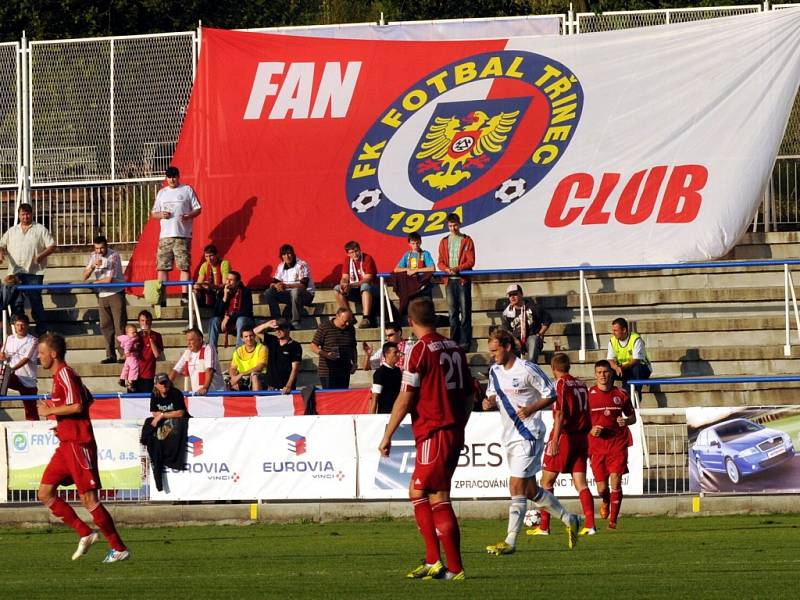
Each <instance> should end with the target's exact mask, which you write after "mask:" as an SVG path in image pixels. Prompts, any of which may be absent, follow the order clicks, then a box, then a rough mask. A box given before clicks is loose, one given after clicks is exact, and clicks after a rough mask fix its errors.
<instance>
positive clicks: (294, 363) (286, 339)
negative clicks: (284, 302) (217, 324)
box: [253, 319, 303, 394]
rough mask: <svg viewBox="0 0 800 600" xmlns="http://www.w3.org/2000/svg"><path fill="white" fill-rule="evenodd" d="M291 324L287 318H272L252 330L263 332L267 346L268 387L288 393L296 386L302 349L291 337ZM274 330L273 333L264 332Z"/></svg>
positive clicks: (301, 359) (257, 332) (258, 332)
mask: <svg viewBox="0 0 800 600" xmlns="http://www.w3.org/2000/svg"><path fill="white" fill-rule="evenodd" d="M291 329H292V326H291V325H290V324H289V321H288V320H287V319H272V320H271V321H267V322H266V323H262V324H261V325H259V326H258V327H256V328H255V329H254V330H253V331H254V333H256V334H260V333H261V332H264V338H263V339H264V345H265V346H266V347H267V382H268V383H269V389H271V390H280V391H281V392H283V393H284V394H288V393H289V392H291V391H292V390H293V389H295V387H296V386H297V378H298V376H299V375H300V367H301V365H302V361H303V349H302V348H301V347H300V344H299V343H298V342H296V341H295V340H293V339H292V336H291ZM268 330H271V331H274V332H275V335H270V334H269V333H266V332H267V331H268Z"/></svg>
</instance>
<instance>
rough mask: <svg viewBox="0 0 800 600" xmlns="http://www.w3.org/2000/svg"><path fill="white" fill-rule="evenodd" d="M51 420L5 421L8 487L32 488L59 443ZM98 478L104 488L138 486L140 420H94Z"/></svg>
mask: <svg viewBox="0 0 800 600" xmlns="http://www.w3.org/2000/svg"><path fill="white" fill-rule="evenodd" d="M53 425H54V423H52V422H44V421H41V422H38V421H21V422H19V423H8V424H6V425H5V429H6V444H7V448H8V489H11V490H35V489H38V487H39V482H40V480H41V478H42V473H44V469H45V467H46V466H47V463H48V462H50V457H51V456H52V455H53V452H55V450H56V448H57V447H58V438H57V437H56V436H55V434H54V433H53V431H52V428H53ZM93 425H94V436H95V439H96V440H97V456H98V466H99V469H100V480H101V482H102V484H103V488H104V489H125V490H130V489H138V488H140V487H141V483H142V481H141V463H140V455H139V432H140V429H141V423H136V422H131V421H95V422H94V424H93Z"/></svg>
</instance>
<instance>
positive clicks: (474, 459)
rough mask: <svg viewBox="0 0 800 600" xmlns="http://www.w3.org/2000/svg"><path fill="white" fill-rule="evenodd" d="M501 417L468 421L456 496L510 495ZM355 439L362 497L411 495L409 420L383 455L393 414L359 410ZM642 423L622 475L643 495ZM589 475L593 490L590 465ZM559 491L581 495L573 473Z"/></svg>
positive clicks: (627, 486)
mask: <svg viewBox="0 0 800 600" xmlns="http://www.w3.org/2000/svg"><path fill="white" fill-rule="evenodd" d="M543 418H544V422H545V425H546V426H547V430H548V434H547V435H549V430H550V428H551V427H552V423H553V417H552V413H550V412H544V413H543ZM499 419H500V417H499V416H498V415H497V413H474V414H473V415H472V416H471V417H470V420H469V423H468V424H467V429H466V432H465V440H464V449H463V450H462V452H461V458H460V460H459V463H458V468H457V469H456V472H455V474H454V475H453V487H452V489H451V496H452V497H453V498H506V497H508V466H507V459H506V452H505V448H504V447H503V444H502V442H501V440H500V431H501V429H500V421H499ZM355 421H356V439H357V441H358V455H359V488H358V489H359V498H364V499H379V498H406V497H407V495H408V491H407V490H408V484H409V481H410V479H411V473H412V472H413V470H414V461H415V459H416V450H415V447H414V436H413V435H412V433H411V423H410V421H406V422H404V423H403V424H402V425H401V426H400V428H399V429H398V431H397V433H396V434H395V436H394V438H393V441H392V452H391V455H390V456H389V457H388V458H382V457H381V456H380V455H379V454H378V444H379V443H380V440H381V437H382V436H383V432H384V429H385V427H386V423H387V422H388V415H358V416H356V417H355ZM640 427H641V426H638V427H637V426H634V431H633V432H632V433H633V438H634V444H633V446H632V447H631V448H629V449H628V469H629V471H630V473H629V474H627V475H625V476H624V477H623V481H622V489H623V492H624V493H625V494H630V495H634V496H635V495H641V494H642V464H643V457H642V442H641V440H642V438H641V434H640ZM587 480H588V482H589V486H590V487H591V488H592V489H594V477H592V473H591V466H590V467H589V469H588V473H587ZM555 493H556V495H557V496H562V497H571V496H577V493H576V492H575V488H574V487H573V486H572V477H571V476H569V475H560V476H559V477H558V479H557V480H556V485H555Z"/></svg>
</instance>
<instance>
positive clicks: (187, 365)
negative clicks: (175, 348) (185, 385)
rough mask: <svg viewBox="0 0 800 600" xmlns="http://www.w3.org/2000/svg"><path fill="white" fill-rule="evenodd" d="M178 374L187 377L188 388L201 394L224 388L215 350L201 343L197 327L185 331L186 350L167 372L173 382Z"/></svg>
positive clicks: (200, 334)
mask: <svg viewBox="0 0 800 600" xmlns="http://www.w3.org/2000/svg"><path fill="white" fill-rule="evenodd" d="M178 375H183V376H184V377H185V378H188V380H189V387H190V389H191V390H192V391H193V392H194V393H195V394H198V395H201V396H203V395H205V394H206V393H207V392H218V391H222V390H224V389H225V383H224V381H223V380H222V369H220V367H219V359H218V358H217V350H216V348H214V347H213V346H212V345H211V344H204V343H203V333H202V332H201V331H200V330H199V329H197V327H192V328H191V329H188V330H187V331H186V350H184V352H183V354H182V355H181V357H180V358H179V359H178V362H176V363H175V366H174V367H172V370H171V371H170V372H169V379H170V381H173V382H174V381H175V379H176V378H177V377H178Z"/></svg>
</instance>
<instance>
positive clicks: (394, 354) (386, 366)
mask: <svg viewBox="0 0 800 600" xmlns="http://www.w3.org/2000/svg"><path fill="white" fill-rule="evenodd" d="M381 352H382V353H383V364H382V365H381V366H380V367H378V368H377V370H376V371H375V374H374V375H373V376H372V395H371V396H370V399H369V408H368V410H367V412H368V413H369V414H375V413H377V414H381V415H388V414H391V413H392V407H393V406H394V401H395V400H396V399H397V395H398V394H399V393H400V380H401V379H402V378H403V371H402V370H401V369H400V368H398V366H397V361H398V359H400V357H401V356H402V353H401V352H400V350H398V348H397V344H395V343H394V342H386V343H385V344H384V345H383V348H382V349H381Z"/></svg>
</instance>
